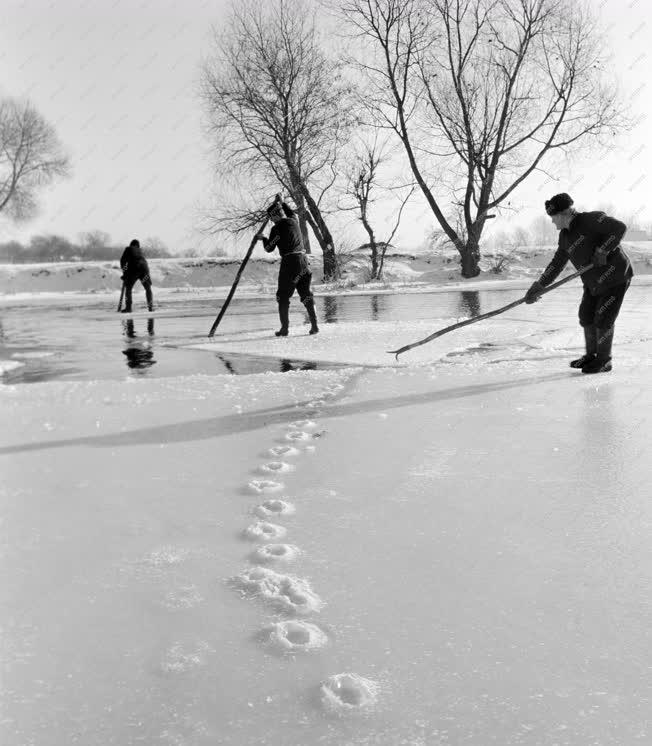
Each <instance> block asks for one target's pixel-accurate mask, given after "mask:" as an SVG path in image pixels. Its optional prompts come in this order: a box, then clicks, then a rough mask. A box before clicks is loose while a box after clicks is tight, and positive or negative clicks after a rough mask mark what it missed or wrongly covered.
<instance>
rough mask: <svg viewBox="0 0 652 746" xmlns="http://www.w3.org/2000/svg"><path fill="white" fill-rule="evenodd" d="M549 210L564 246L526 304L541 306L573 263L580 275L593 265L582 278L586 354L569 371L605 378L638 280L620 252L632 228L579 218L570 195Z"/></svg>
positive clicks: (597, 216) (594, 216)
mask: <svg viewBox="0 0 652 746" xmlns="http://www.w3.org/2000/svg"><path fill="white" fill-rule="evenodd" d="M545 209H546V212H547V213H548V215H550V218H551V219H552V222H553V223H554V225H555V228H557V230H558V231H559V246H558V248H557V251H556V252H555V254H554V256H553V257H552V259H551V261H550V263H549V264H548V266H547V267H546V268H545V269H544V270H543V272H542V274H541V277H540V278H539V279H538V280H537V281H536V282H535V283H534V284H533V285H532V286H531V287H530V289H529V290H528V291H527V294H526V296H525V302H526V303H535V302H536V301H537V300H539V296H540V293H541V291H542V290H543V288H545V287H546V286H547V285H550V284H551V283H552V282H554V281H555V278H557V277H558V276H559V274H560V273H561V271H562V270H563V269H564V267H565V266H566V264H567V262H568V260H569V259H570V261H571V262H572V263H573V265H574V266H575V267H576V268H578V269H579V268H580V267H582V266H585V265H587V264H593V267H592V269H590V270H588V271H587V272H584V273H583V274H582V283H583V284H584V295H583V296H582V302H581V303H580V308H579V321H580V326H582V327H583V329H584V339H585V342H586V352H585V354H584V355H582V357H580V358H578V359H577V360H573V361H572V362H571V364H570V366H571V368H581V369H582V373H606V372H608V371H610V370H611V367H612V366H611V345H612V342H613V335H614V324H615V322H616V318H617V317H618V313H619V311H620V307H621V306H622V303H623V299H624V297H625V293H626V292H627V290H628V288H629V284H630V282H631V279H632V277H633V275H634V272H633V271H632V265H631V263H630V261H629V258H628V256H627V254H625V252H624V251H623V249H622V248H621V246H620V242H621V240H622V238H623V236H624V235H625V232H626V231H627V226H626V225H625V224H624V223H622V222H621V221H620V220H616V219H615V218H611V217H609V216H608V215H605V213H604V212H577V211H576V210H575V209H574V208H573V200H572V199H571V197H570V196H569V195H568V194H566V193H562V194H555V196H554V197H552V198H551V199H549V200H546V203H545Z"/></svg>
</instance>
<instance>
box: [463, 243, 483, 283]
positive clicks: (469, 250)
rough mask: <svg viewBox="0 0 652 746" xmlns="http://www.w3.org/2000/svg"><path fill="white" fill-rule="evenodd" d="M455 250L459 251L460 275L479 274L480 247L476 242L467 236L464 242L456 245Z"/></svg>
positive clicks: (473, 275) (475, 275)
mask: <svg viewBox="0 0 652 746" xmlns="http://www.w3.org/2000/svg"><path fill="white" fill-rule="evenodd" d="M457 250H458V251H459V252H460V266H461V268H462V277H465V278H467V279H469V278H471V277H477V276H478V275H479V274H480V249H479V247H478V244H477V242H476V241H474V240H473V239H471V238H469V239H468V240H467V242H466V243H465V244H462V245H461V246H458V247H457Z"/></svg>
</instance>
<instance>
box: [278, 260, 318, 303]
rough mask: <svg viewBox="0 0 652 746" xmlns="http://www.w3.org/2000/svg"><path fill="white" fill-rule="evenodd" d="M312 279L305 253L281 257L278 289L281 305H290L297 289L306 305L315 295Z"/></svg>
mask: <svg viewBox="0 0 652 746" xmlns="http://www.w3.org/2000/svg"><path fill="white" fill-rule="evenodd" d="M311 280H312V272H311V271H310V263H309V261H308V257H307V256H306V255H305V254H289V255H288V256H284V257H283V258H282V259H281V268H280V269H279V272H278V287H277V289H276V300H277V301H278V303H279V305H289V303H290V298H291V297H292V295H293V294H294V291H295V290H296V291H297V292H298V293H299V298H301V302H302V303H303V304H304V305H305V304H306V302H308V301H311V300H312V297H313V296H312V292H311V290H310V281H311Z"/></svg>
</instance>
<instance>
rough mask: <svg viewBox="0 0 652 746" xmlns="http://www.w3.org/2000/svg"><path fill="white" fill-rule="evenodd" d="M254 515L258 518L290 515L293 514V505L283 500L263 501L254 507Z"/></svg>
mask: <svg viewBox="0 0 652 746" xmlns="http://www.w3.org/2000/svg"><path fill="white" fill-rule="evenodd" d="M254 513H255V514H256V515H257V516H258V517H259V518H269V517H270V516H277V515H291V514H292V513H294V505H292V503H289V502H286V501H285V500H265V502H264V503H261V504H260V505H258V506H257V507H256V509H255V510H254Z"/></svg>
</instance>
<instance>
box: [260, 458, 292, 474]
mask: <svg viewBox="0 0 652 746" xmlns="http://www.w3.org/2000/svg"><path fill="white" fill-rule="evenodd" d="M259 471H261V472H262V473H263V474H287V473H288V472H290V471H294V466H292V464H288V463H286V462H285V461H269V462H268V463H266V464H263V465H262V466H261V467H260V468H259Z"/></svg>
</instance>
